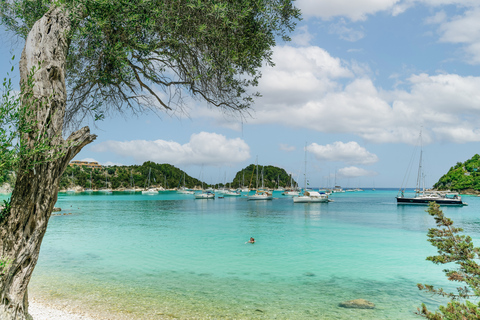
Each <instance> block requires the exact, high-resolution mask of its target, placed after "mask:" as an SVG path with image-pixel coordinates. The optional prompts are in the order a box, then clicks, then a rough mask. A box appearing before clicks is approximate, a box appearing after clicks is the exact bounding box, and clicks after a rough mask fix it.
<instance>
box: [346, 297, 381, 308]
mask: <svg viewBox="0 0 480 320" xmlns="http://www.w3.org/2000/svg"><path fill="white" fill-rule="evenodd" d="M339 306H340V307H342V308H355V309H375V304H374V303H373V302H370V301H368V300H365V299H355V300H349V301H345V302H342V303H340V304H339Z"/></svg>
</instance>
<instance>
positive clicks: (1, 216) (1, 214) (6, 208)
mask: <svg viewBox="0 0 480 320" xmlns="http://www.w3.org/2000/svg"><path fill="white" fill-rule="evenodd" d="M10 209H11V204H10V198H9V199H8V200H3V206H2V208H1V210H0V223H2V222H3V220H5V218H6V217H7V216H8V214H9V213H10Z"/></svg>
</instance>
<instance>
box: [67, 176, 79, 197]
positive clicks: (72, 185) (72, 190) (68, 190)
mask: <svg viewBox="0 0 480 320" xmlns="http://www.w3.org/2000/svg"><path fill="white" fill-rule="evenodd" d="M74 181H75V180H74V179H73V171H72V184H71V187H70V188H68V189H67V193H76V192H77V190H75V188H74V187H75V182H74Z"/></svg>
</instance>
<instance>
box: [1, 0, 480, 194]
mask: <svg viewBox="0 0 480 320" xmlns="http://www.w3.org/2000/svg"><path fill="white" fill-rule="evenodd" d="M296 6H297V7H299V8H300V9H301V10H302V13H303V20H302V21H301V22H300V23H299V24H298V26H297V29H296V31H295V32H294V33H293V34H292V41H291V42H289V43H278V44H277V47H275V48H274V56H273V57H274V62H275V63H276V66H275V67H273V68H271V67H264V68H263V70H262V74H263V78H262V79H261V81H260V85H259V87H258V90H259V91H260V92H261V93H262V95H263V97H262V98H259V99H257V101H256V103H255V105H254V106H253V109H252V110H251V112H250V115H245V117H244V118H243V121H242V118H241V117H239V116H238V115H229V114H224V113H222V112H221V111H219V110H215V109H212V108H209V107H208V106H206V105H204V104H201V103H198V102H196V101H193V100H192V101H191V103H190V104H189V107H188V109H187V110H184V111H183V112H180V111H179V110H177V111H176V112H174V113H173V114H167V113H162V114H161V115H160V117H158V116H156V115H154V114H151V113H150V114H144V115H141V116H138V117H137V116H132V115H129V114H127V115H126V116H119V115H114V116H110V117H108V118H106V119H105V120H104V121H101V122H97V123H96V127H95V126H93V125H92V123H85V125H90V127H91V129H92V131H93V132H94V133H96V134H97V135H98V138H97V140H96V141H95V142H93V143H92V144H90V145H88V146H86V147H85V148H84V150H83V151H82V152H81V153H80V154H79V155H78V156H77V157H76V158H75V159H77V160H84V159H87V160H91V161H98V162H100V163H102V164H124V165H131V164H141V163H143V162H144V161H148V160H150V161H154V162H158V163H170V164H173V165H175V166H177V167H179V168H181V169H183V170H185V171H186V172H187V173H188V174H189V175H191V176H194V177H197V178H203V179H204V180H205V181H207V182H210V183H215V182H223V180H224V178H225V176H226V177H227V181H229V180H231V179H232V178H233V176H234V175H235V173H236V172H237V171H238V170H240V169H242V168H244V167H245V166H247V165H249V164H251V163H255V160H256V158H257V157H258V162H259V164H261V165H276V166H279V167H282V168H284V169H285V170H287V171H288V172H290V173H293V174H294V176H296V179H297V180H298V181H302V180H303V178H302V174H303V172H304V147H305V144H307V149H308V156H307V175H308V178H309V180H310V185H314V186H319V185H322V186H326V185H333V183H334V176H335V173H336V177H337V184H340V185H342V186H343V187H359V186H360V187H370V186H372V185H375V187H400V185H401V183H402V181H403V179H404V176H405V172H406V170H407V164H408V162H409V161H410V158H411V156H412V152H413V149H414V145H415V143H416V142H417V140H418V135H419V132H420V130H421V128H422V136H423V142H424V167H425V174H426V184H427V185H428V186H429V185H433V184H434V183H435V182H436V181H437V180H438V179H439V178H440V177H441V176H442V175H443V174H444V173H446V172H447V171H448V169H449V168H450V167H451V166H453V165H455V164H456V162H463V161H465V160H467V159H469V158H471V157H472V156H473V155H474V154H476V153H479V152H480V150H479V142H480V121H479V120H480V119H479V115H480V75H479V65H480V1H478V0H335V1H332V0H299V1H296ZM0 39H1V41H2V43H3V46H2V47H1V48H0V58H1V61H2V63H1V64H0V71H1V74H2V75H5V74H6V73H7V71H8V70H9V69H10V63H9V59H10V57H11V56H12V54H16V56H17V58H16V59H15V61H14V63H18V58H19V57H20V52H21V49H22V45H23V44H22V43H21V42H19V44H17V45H15V43H13V42H12V41H11V40H10V39H11V36H10V35H9V34H7V33H5V31H4V30H3V29H0ZM12 48H13V49H12ZM14 81H16V82H18V73H17V70H16V71H15V72H14ZM408 181H409V182H410V183H409V185H408V186H411V187H413V186H414V183H415V178H414V177H411V178H409V180H408Z"/></svg>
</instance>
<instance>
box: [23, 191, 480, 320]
mask: <svg viewBox="0 0 480 320" xmlns="http://www.w3.org/2000/svg"><path fill="white" fill-rule="evenodd" d="M395 195H396V191H393V190H377V191H365V192H356V193H344V194H334V195H333V196H332V197H331V198H332V199H334V200H335V202H333V203H326V204H322V203H320V204H298V203H297V204H293V201H292V199H291V198H287V197H282V196H281V194H280V193H278V194H274V196H276V197H278V199H275V200H273V201H266V202H254V201H247V200H246V198H245V197H242V198H225V199H216V200H194V199H193V196H192V195H179V194H174V193H168V194H159V195H158V196H157V195H156V196H146V195H145V196H143V195H141V194H135V195H133V194H125V195H124V194H122V193H114V194H113V195H96V194H94V195H83V194H80V195H65V194H60V195H59V199H58V203H57V206H58V207H61V208H62V209H63V210H62V213H72V214H69V215H62V216H52V218H51V220H50V223H49V226H48V230H47V234H46V236H45V238H44V241H43V244H42V249H41V252H40V260H39V262H38V265H37V267H36V269H35V272H34V275H33V278H32V281H31V283H30V293H31V295H32V296H35V297H39V298H41V299H43V300H46V301H49V302H54V303H59V304H70V305H79V306H82V308H83V309H85V308H86V309H87V310H89V311H90V312H92V313H98V314H100V315H103V316H105V317H108V318H118V319H163V318H172V317H177V318H181V319H210V318H211V319H256V318H258V319H418V317H417V316H415V314H414V312H415V311H416V308H417V307H418V306H420V304H421V303H422V302H425V303H427V305H429V306H431V307H436V306H437V305H438V303H439V302H441V301H440V300H438V298H436V297H431V296H430V295H425V294H423V293H421V292H420V291H419V290H418V289H417V288H416V284H417V283H419V282H421V283H428V284H434V285H439V286H444V287H449V288H451V287H453V286H452V285H451V284H449V283H448V282H447V281H446V280H445V279H444V276H443V273H442V269H443V268H442V266H436V265H434V264H432V263H430V262H428V261H425V257H426V256H427V255H432V254H435V250H434V248H433V247H431V245H430V244H429V243H428V242H427V241H426V232H427V229H428V228H429V227H432V226H433V219H432V218H431V217H430V216H428V214H427V213H425V212H424V210H425V209H426V207H422V206H397V205H396V204H395V199H394V197H395ZM465 200H466V201H467V202H468V203H469V206H467V207H463V208H458V207H448V208H447V207H446V208H444V212H445V213H446V214H447V215H448V216H449V217H451V218H452V219H453V220H454V221H455V222H456V223H458V224H459V225H461V226H462V227H464V228H465V230H466V232H467V233H469V234H470V235H471V236H472V237H473V238H474V239H479V238H480V237H479V235H480V216H479V215H478V213H477V212H478V207H479V205H480V198H476V197H465ZM250 236H253V237H255V239H256V241H257V243H255V244H253V245H252V244H245V241H247V240H248V239H249V238H250ZM475 243H476V244H477V245H478V241H476V242H475ZM357 298H363V299H367V300H369V301H371V302H373V303H375V305H376V309H374V310H354V309H344V308H340V307H338V304H339V303H340V302H342V301H345V300H351V299H357Z"/></svg>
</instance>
